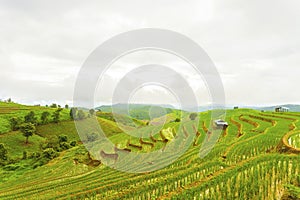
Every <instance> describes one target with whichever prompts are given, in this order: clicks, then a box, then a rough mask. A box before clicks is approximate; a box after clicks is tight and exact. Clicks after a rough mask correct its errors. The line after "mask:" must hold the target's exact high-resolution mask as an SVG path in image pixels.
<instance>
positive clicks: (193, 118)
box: [190, 113, 198, 120]
mask: <svg viewBox="0 0 300 200" xmlns="http://www.w3.org/2000/svg"><path fill="white" fill-rule="evenodd" d="M197 116H198V114H197V113H191V114H190V119H191V120H195V119H196V117H197Z"/></svg>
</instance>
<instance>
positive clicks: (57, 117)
mask: <svg viewBox="0 0 300 200" xmlns="http://www.w3.org/2000/svg"><path fill="white" fill-rule="evenodd" d="M60 111H62V109H61V108H58V109H57V110H56V111H55V112H54V113H53V114H52V119H53V122H54V123H58V122H59V120H60Z"/></svg>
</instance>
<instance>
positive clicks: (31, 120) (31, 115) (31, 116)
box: [24, 111, 37, 124]
mask: <svg viewBox="0 0 300 200" xmlns="http://www.w3.org/2000/svg"><path fill="white" fill-rule="evenodd" d="M24 122H25V123H32V124H36V123H37V117H36V116H35V113H34V112H33V111H30V112H29V113H28V114H27V115H26V116H25V117H24Z"/></svg>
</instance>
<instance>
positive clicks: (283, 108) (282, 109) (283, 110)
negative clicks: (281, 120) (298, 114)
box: [275, 106, 290, 112]
mask: <svg viewBox="0 0 300 200" xmlns="http://www.w3.org/2000/svg"><path fill="white" fill-rule="evenodd" d="M289 110H290V109H289V108H287V107H283V106H279V107H276V108H275V112H288V111H289Z"/></svg>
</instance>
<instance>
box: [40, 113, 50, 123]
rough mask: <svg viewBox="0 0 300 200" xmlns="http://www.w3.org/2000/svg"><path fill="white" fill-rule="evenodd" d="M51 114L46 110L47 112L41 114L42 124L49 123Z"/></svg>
mask: <svg viewBox="0 0 300 200" xmlns="http://www.w3.org/2000/svg"><path fill="white" fill-rule="evenodd" d="M49 116H50V113H49V112H48V111H45V112H43V113H42V115H41V121H42V124H46V123H47V121H48V117H49Z"/></svg>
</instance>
